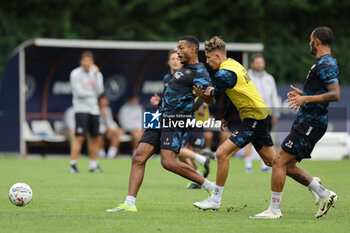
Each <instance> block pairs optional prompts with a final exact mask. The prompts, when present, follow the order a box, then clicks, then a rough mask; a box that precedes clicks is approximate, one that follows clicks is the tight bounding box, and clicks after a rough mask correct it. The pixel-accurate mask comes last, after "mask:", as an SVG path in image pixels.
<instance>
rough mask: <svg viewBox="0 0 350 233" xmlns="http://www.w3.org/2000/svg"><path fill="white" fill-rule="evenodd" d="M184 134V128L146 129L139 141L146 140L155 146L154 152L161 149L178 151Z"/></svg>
mask: <svg viewBox="0 0 350 233" xmlns="http://www.w3.org/2000/svg"><path fill="white" fill-rule="evenodd" d="M185 134H186V129H184V128H163V129H146V130H145V132H144V133H143V134H142V137H141V139H140V142H147V143H149V144H152V145H153V146H154V147H155V150H156V153H159V152H160V150H161V149H164V150H170V151H174V152H175V153H176V154H178V153H179V152H180V149H181V142H182V141H183V137H184V136H185Z"/></svg>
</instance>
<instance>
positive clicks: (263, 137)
mask: <svg viewBox="0 0 350 233" xmlns="http://www.w3.org/2000/svg"><path fill="white" fill-rule="evenodd" d="M267 120H268V118H266V119H264V120H255V119H252V118H246V119H244V120H243V121H242V123H241V125H240V126H239V127H238V128H237V129H236V130H234V132H233V133H232V135H231V136H230V140H231V141H232V142H233V143H234V144H236V145H237V146H238V147H240V148H243V147H245V146H246V145H247V144H248V143H249V142H252V143H253V146H254V148H255V150H256V151H259V150H260V149H261V148H262V147H263V145H266V146H273V141H272V138H271V135H270V132H269V130H268V123H267Z"/></svg>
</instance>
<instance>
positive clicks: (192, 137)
mask: <svg viewBox="0 0 350 233" xmlns="http://www.w3.org/2000/svg"><path fill="white" fill-rule="evenodd" d="M187 143H189V144H190V145H191V146H192V147H193V148H199V149H203V148H204V129H203V128H190V129H189V130H188V131H187V132H186V134H185V135H184V137H183V140H182V145H181V147H184V146H186V144H187Z"/></svg>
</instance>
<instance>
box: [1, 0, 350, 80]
mask: <svg viewBox="0 0 350 233" xmlns="http://www.w3.org/2000/svg"><path fill="white" fill-rule="evenodd" d="M4 2H5V1H2V2H1V3H0V4H1V5H0V24H1V25H0V51H1V56H0V72H1V71H2V70H3V68H4V65H5V63H6V61H7V59H8V58H9V56H10V53H11V51H12V50H13V49H14V48H15V47H16V46H17V45H18V44H20V43H21V42H23V41H25V40H27V39H30V38H34V37H48V38H82V39H106V40H156V41H157V40H162V41H176V40H177V39H178V38H179V37H180V36H181V35H184V34H193V35H196V36H197V37H198V38H199V39H200V40H201V41H204V40H206V39H209V38H210V37H211V36H213V35H220V36H221V37H222V38H223V39H224V40H226V41H229V42H262V43H264V44H265V51H264V55H265V56H266V60H267V63H268V67H267V69H268V71H269V72H271V73H272V74H273V75H274V76H275V77H276V79H277V82H278V83H287V82H293V83H295V82H303V80H304V79H305V76H306V73H307V71H308V69H309V67H310V66H311V65H312V63H313V61H314V57H312V56H311V55H310V54H309V46H308V43H309V35H310V33H311V31H312V29H313V28H315V27H317V26H329V27H331V28H332V29H333V30H334V33H335V41H334V46H333V52H334V56H335V57H336V58H337V60H338V63H339V66H340V69H341V80H342V82H343V83H347V84H349V81H348V80H347V79H346V78H345V77H347V76H349V74H350V62H349V61H350V53H349V52H348V51H347V49H348V48H349V47H350V42H349V40H348V36H349V34H350V28H349V25H350V14H349V12H350V1H346V0H337V1H336V0H288V1H284V0H238V1H232V0H216V1H215V0H192V1H175V0H123V1H121V0H119V1H116V0H99V1H96V0H94V1H92V0H74V1H62V0H25V1H20V0H11V1H6V3H4Z"/></svg>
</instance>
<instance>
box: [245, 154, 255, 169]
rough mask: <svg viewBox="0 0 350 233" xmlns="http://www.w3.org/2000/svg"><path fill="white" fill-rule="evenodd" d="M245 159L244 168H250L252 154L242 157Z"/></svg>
mask: <svg viewBox="0 0 350 233" xmlns="http://www.w3.org/2000/svg"><path fill="white" fill-rule="evenodd" d="M244 161H245V168H252V166H253V165H252V156H250V157H245V158H244Z"/></svg>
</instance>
